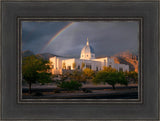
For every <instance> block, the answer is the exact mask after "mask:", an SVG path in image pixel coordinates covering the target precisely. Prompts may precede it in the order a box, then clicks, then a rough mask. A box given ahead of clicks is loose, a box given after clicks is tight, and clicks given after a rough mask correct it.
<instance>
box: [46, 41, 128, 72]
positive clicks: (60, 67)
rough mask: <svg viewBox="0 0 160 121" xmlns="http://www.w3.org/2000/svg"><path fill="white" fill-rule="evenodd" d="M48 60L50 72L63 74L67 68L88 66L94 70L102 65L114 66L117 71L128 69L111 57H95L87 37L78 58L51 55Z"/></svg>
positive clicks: (97, 69) (99, 68)
mask: <svg viewBox="0 0 160 121" xmlns="http://www.w3.org/2000/svg"><path fill="white" fill-rule="evenodd" d="M49 60H50V62H51V64H52V66H51V72H52V74H63V72H65V71H67V70H74V69H79V70H80V69H85V68H90V69H92V70H94V71H99V70H101V69H103V67H104V66H106V67H112V68H115V69H116V70H118V71H129V65H125V64H117V63H115V62H114V59H113V58H110V57H104V58H97V59H96V58H95V52H94V49H93V48H92V46H90V44H89V41H88V38H87V43H86V45H85V46H84V47H83V48H82V50H81V54H80V59H76V58H61V57H56V56H55V57H51V58H50V59H49Z"/></svg>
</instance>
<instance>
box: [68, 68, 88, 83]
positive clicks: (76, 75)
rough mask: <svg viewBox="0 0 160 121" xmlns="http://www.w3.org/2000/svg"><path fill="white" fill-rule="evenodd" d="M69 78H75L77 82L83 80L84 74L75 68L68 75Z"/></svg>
mask: <svg viewBox="0 0 160 121" xmlns="http://www.w3.org/2000/svg"><path fill="white" fill-rule="evenodd" d="M68 77H69V78H70V79H71V80H75V81H78V82H85V81H86V78H85V76H84V74H83V73H82V71H78V70H77V69H76V70H74V71H73V73H72V74H71V75H70V76H68Z"/></svg>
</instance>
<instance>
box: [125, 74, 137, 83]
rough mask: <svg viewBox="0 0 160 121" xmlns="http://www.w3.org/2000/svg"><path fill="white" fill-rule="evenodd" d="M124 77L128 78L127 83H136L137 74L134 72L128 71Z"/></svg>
mask: <svg viewBox="0 0 160 121" xmlns="http://www.w3.org/2000/svg"><path fill="white" fill-rule="evenodd" d="M126 76H127V77H128V80H129V81H133V82H135V83H137V82H138V73H137V72H135V71H130V72H127V73H126Z"/></svg>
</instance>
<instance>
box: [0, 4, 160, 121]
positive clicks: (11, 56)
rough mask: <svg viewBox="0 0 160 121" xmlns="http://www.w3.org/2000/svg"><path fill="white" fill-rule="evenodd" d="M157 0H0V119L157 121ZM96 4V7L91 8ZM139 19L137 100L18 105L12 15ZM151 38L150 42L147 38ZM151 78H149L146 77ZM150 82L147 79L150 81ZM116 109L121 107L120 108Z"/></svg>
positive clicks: (15, 25)
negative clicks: (139, 86) (138, 97)
mask: <svg viewBox="0 0 160 121" xmlns="http://www.w3.org/2000/svg"><path fill="white" fill-rule="evenodd" d="M158 5H159V1H136V2H132V1H127V2H124V1H101V2H98V1H75V2H74V1H60V2H58V1H14V2H12V1H2V2H1V7H2V13H1V14H2V15H1V16H2V19H1V20H2V22H1V24H2V29H1V30H2V31H1V35H2V42H1V43H2V44H1V48H2V49H1V54H2V56H1V57H2V58H1V60H2V63H1V64H2V65H1V76H2V77H1V87H2V90H1V111H2V113H1V119H3V120H132V119H134V120H158V119H159V114H158V113H159V109H158V107H159V104H158V103H159V102H158V98H159V95H158V94H159V93H158V92H159V91H158V90H159V87H158V86H159V85H158V84H159V83H158V79H159V76H158V75H159V68H158V65H159V60H158V57H159V55H158V54H159V45H158V44H159V40H158V39H159V38H158V34H159V33H158V32H159V31H158V26H157V25H159V21H158V19H159V18H158V17H159V16H158V11H159V8H158ZM95 8H96V9H95ZM118 17H121V18H141V20H143V22H142V23H143V24H142V30H143V31H142V36H141V37H142V38H141V39H142V44H140V45H141V49H142V50H141V52H142V53H140V58H141V64H140V68H141V69H142V70H141V71H140V72H141V76H140V77H141V78H142V84H141V86H142V87H141V88H140V89H143V91H141V92H142V94H141V96H142V100H141V101H140V103H131V102H122V101H118V102H117V103H113V102H109V103H101V102H98V103H97V102H96V103H94V102H93V101H90V102H88V103H83V102H82V101H79V102H76V103H75V102H71V101H66V100H65V101H63V102H61V103H55V102H54V103H53V102H48V103H46V102H44V101H43V100H39V102H38V103H37V102H36V101H35V102H34V101H33V102H24V103H20V102H19V98H17V97H18V95H19V94H18V93H17V92H18V91H17V90H18V89H19V88H18V87H19V84H18V81H17V80H19V79H20V78H21V76H20V75H21V71H19V66H18V65H19V64H20V59H19V57H20V51H19V50H20V45H19V44H20V42H19V41H18V40H20V39H19V38H18V37H19V36H17V33H19V32H18V31H19V28H18V25H19V24H18V21H17V20H18V18H43V19H44V18H78V19H79V18H81V19H82V18H118ZM151 40H152V41H151ZM151 80H152V81H151ZM151 82H152V83H151ZM121 110H122V111H121Z"/></svg>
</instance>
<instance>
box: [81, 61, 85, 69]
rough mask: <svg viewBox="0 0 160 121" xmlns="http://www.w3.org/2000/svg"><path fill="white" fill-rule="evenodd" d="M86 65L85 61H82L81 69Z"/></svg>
mask: <svg viewBox="0 0 160 121" xmlns="http://www.w3.org/2000/svg"><path fill="white" fill-rule="evenodd" d="M84 67H85V63H84V62H82V64H81V69H82V70H83V68H84Z"/></svg>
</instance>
